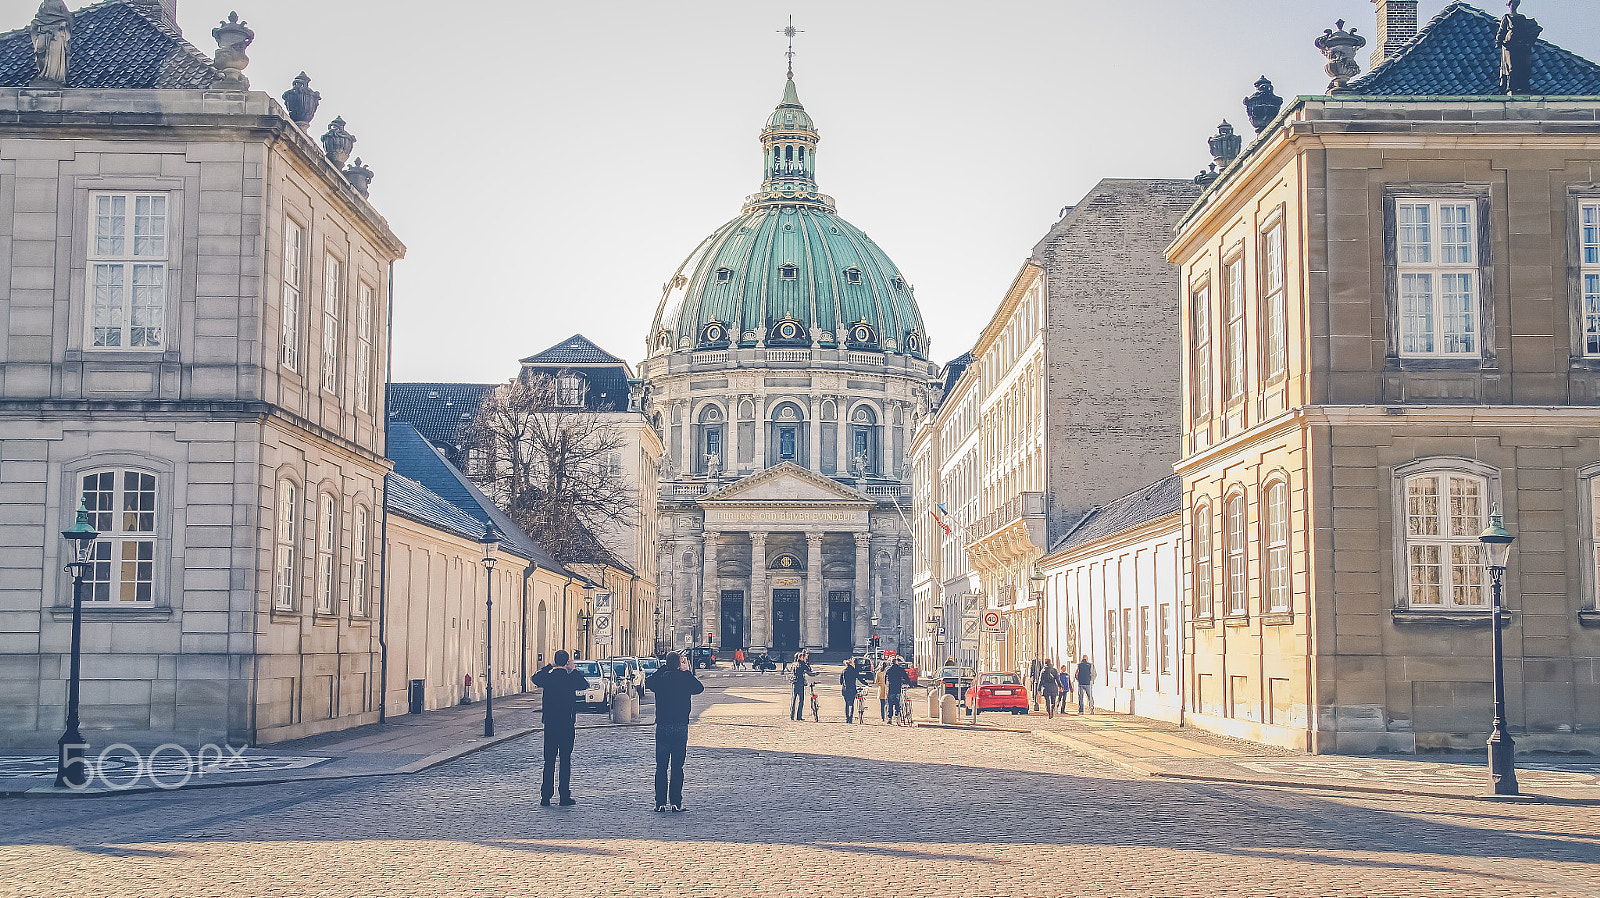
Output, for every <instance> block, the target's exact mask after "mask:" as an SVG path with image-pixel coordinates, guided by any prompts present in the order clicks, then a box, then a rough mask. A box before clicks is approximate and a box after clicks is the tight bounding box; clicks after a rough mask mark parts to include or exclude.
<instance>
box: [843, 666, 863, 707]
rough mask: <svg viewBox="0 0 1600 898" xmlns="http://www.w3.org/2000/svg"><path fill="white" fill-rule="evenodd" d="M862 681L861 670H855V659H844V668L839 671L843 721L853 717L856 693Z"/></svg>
mask: <svg viewBox="0 0 1600 898" xmlns="http://www.w3.org/2000/svg"><path fill="white" fill-rule="evenodd" d="M862 682H863V681H862V678H861V672H860V671H858V670H856V659H854V658H851V659H849V660H847V661H845V663H844V670H843V671H841V672H840V673H839V691H840V692H842V693H844V722H845V723H850V722H851V721H852V720H854V718H855V713H856V694H857V692H858V691H859V690H860V688H861V683H862Z"/></svg>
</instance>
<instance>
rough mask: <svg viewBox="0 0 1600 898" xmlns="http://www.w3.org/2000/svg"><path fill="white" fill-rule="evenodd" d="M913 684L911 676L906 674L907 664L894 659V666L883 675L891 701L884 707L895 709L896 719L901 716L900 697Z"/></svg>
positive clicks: (902, 660) (899, 659)
mask: <svg viewBox="0 0 1600 898" xmlns="http://www.w3.org/2000/svg"><path fill="white" fill-rule="evenodd" d="M910 682H911V675H910V674H908V673H906V662H905V660H904V659H902V658H896V659H894V664H893V665H891V666H890V667H889V669H888V670H887V671H884V674H883V683H884V685H885V686H886V687H887V688H888V692H889V700H888V701H887V702H885V703H884V707H886V708H890V709H893V713H894V715H895V716H896V717H899V716H900V702H901V698H900V696H901V695H902V694H903V693H904V691H905V688H906V686H907V685H908V684H910Z"/></svg>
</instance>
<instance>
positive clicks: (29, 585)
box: [0, 0, 404, 745]
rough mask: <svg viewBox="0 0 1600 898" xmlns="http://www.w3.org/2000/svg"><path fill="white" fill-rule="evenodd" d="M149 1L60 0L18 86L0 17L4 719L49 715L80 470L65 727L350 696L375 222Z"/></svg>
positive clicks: (356, 676)
mask: <svg viewBox="0 0 1600 898" xmlns="http://www.w3.org/2000/svg"><path fill="white" fill-rule="evenodd" d="M169 13H170V9H169V7H167V6H164V5H163V4H159V3H145V2H131V0H130V2H112V3H102V4H98V5H95V6H91V7H86V8H84V9H83V10H80V11H78V12H76V13H73V14H72V35H73V36H72V38H71V41H72V43H71V44H70V46H69V47H68V49H67V51H66V52H67V59H68V65H67V67H66V77H65V79H64V82H63V83H57V84H43V85H42V86H41V84H40V81H41V80H42V79H39V78H38V77H37V73H36V72H34V71H32V61H33V56H32V52H31V48H30V47H29V46H28V44H29V41H30V39H29V35H28V33H27V32H26V31H21V32H11V33H9V34H6V35H0V58H4V59H6V60H8V63H7V64H6V67H5V68H4V69H3V70H0V113H3V114H0V118H3V120H4V122H3V124H0V179H3V184H4V187H3V190H0V233H3V237H4V239H3V240H0V253H3V256H0V269H3V270H4V271H5V272H6V275H7V276H6V278H5V280H4V285H5V286H4V295H3V296H0V332H3V333H4V335H5V336H4V339H3V341H0V484H3V490H4V494H3V498H0V521H3V523H0V534H3V537H4V538H3V540H0V542H3V545H4V548H0V559H3V560H0V568H3V570H4V574H0V619H3V621H4V626H3V627H0V631H3V632H0V742H3V743H4V744H7V745H29V744H41V743H48V742H51V741H53V740H54V738H55V736H56V734H57V733H58V732H59V730H60V728H61V724H62V718H63V703H64V696H65V694H66V684H65V678H66V671H67V652H68V642H69V629H70V627H69V621H70V617H71V614H70V607H71V583H70V581H69V580H68V579H67V577H66V575H65V574H63V573H61V570H62V564H63V560H64V559H63V557H62V553H63V549H62V545H61V540H60V538H59V536H58V533H59V531H61V530H62V529H64V528H65V527H66V526H67V524H68V523H69V522H70V521H71V520H72V517H73V513H74V511H75V510H76V508H77V506H78V503H79V501H80V500H83V501H85V502H86V503H87V505H88V507H89V509H90V512H91V514H90V520H91V523H92V524H93V525H94V526H95V527H96V528H97V529H98V530H99V531H101V533H102V537H101V539H100V540H99V542H98V544H97V546H96V553H97V554H96V555H95V559H96V564H95V565H94V569H93V573H92V579H91V582H90V583H89V584H88V591H89V595H88V601H86V603H85V622H84V630H83V631H84V660H83V670H84V684H83V693H82V694H83V705H82V707H83V719H84V724H85V730H86V732H88V733H90V734H91V735H90V738H91V739H93V738H95V737H94V735H92V734H93V733H96V732H103V731H107V730H110V731H115V732H116V733H117V734H118V736H119V738H139V739H151V740H160V739H173V740H178V741H183V742H193V741H195V740H196V739H198V740H200V741H223V740H230V741H244V742H251V741H256V740H257V738H258V737H261V736H263V735H264V734H267V733H270V732H285V733H287V732H313V731H317V730H320V729H330V728H336V727H340V726H347V725H350V724H352V723H356V722H365V721H367V720H372V719H375V718H376V713H377V701H378V693H377V688H378V670H377V666H376V664H377V657H378V646H377V621H376V618H375V608H376V592H377V578H376V574H375V571H376V570H377V567H378V562H379V550H378V540H377V533H376V530H375V528H376V526H377V523H376V522H377V519H378V515H379V512H380V509H381V504H382V498H381V496H382V481H383V477H384V475H385V473H386V472H387V471H388V470H389V464H388V462H387V461H386V459H385V458H384V442H383V429H382V426H381V421H382V401H383V398H382V395H381V384H382V382H383V369H382V367H381V366H382V359H383V358H384V354H385V351H386V347H385V345H384V343H385V339H386V334H387V309H388V301H387V297H388V285H389V272H390V265H391V263H393V262H394V261H395V260H396V259H398V258H400V257H401V256H402V255H403V253H404V247H403V246H402V244H401V243H400V241H399V240H398V239H397V238H396V237H395V235H394V234H393V233H392V232H391V231H390V229H389V227H388V225H387V224H386V222H385V221H384V219H383V217H382V216H381V215H379V214H378V212H377V211H376V210H375V208H374V207H373V206H372V205H371V203H369V202H368V200H367V198H366V197H365V195H364V194H363V193H362V192H361V191H358V190H357V189H355V186H354V185H353V184H352V182H351V181H350V180H347V178H346V177H345V176H344V175H343V174H342V171H341V168H340V165H338V164H335V163H334V162H333V161H330V159H329V157H328V155H327V153H326V152H325V150H324V148H323V147H320V146H318V144H317V141H316V140H315V139H313V138H312V137H311V136H310V135H308V134H307V133H306V132H305V131H304V130H303V128H302V127H301V126H300V125H296V124H295V123H294V122H292V121H291V120H290V116H289V115H288V113H287V112H286V111H285V110H284V108H283V107H282V106H281V105H279V103H278V102H277V101H275V100H273V99H272V98H271V97H269V96H268V95H267V94H265V93H262V92H259V91H251V90H248V89H246V88H247V83H245V84H241V83H239V81H238V80H237V79H235V80H229V79H228V77H227V76H228V73H227V72H225V71H224V70H223V69H222V68H220V67H218V66H217V65H214V64H213V62H212V60H211V59H209V58H207V57H206V56H204V55H202V54H200V53H198V52H197V51H196V50H195V49H194V48H193V47H192V46H190V45H189V44H188V43H187V42H185V41H183V39H182V37H181V35H180V34H179V33H178V31H177V27H176V24H175V23H174V22H173V21H172V20H171V18H170V14H169ZM222 33H223V34H224V35H225V37H226V39H229V40H233V39H235V38H237V37H238V35H236V34H234V33H233V32H231V31H226V30H223V32H222ZM14 51H15V52H14ZM16 60H25V61H26V63H25V65H24V67H23V68H22V69H18V68H17V67H16V65H14V64H13V63H14V62H15V61H16ZM90 61H92V64H90ZM234 74H237V73H236V72H235V73H234ZM30 85H32V86H30ZM361 186H363V188H364V184H363V185H361Z"/></svg>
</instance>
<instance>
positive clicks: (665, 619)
mask: <svg viewBox="0 0 1600 898" xmlns="http://www.w3.org/2000/svg"><path fill="white" fill-rule="evenodd" d="M677 551H678V542H677V540H674V539H663V540H662V541H661V551H660V553H659V554H658V555H657V561H656V565H657V567H656V610H657V611H659V612H660V613H661V618H660V620H661V623H660V624H657V625H656V629H655V631H654V632H653V633H652V634H651V637H652V639H653V640H659V641H661V642H666V643H669V644H670V645H672V647H674V648H676V647H677V645H678V643H677V640H676V639H674V638H673V636H674V629H675V628H674V626H673V624H674V621H673V616H672V610H673V607H674V606H675V605H676V604H677V603H676V602H674V601H673V597H674V596H675V595H677V589H675V588H674V587H676V586H677V583H676V582H675V579H676V577H677V574H676V573H675V571H676V570H677V569H678V566H677V565H675V564H673V561H674V560H675V559H674V556H675V555H676V554H677ZM659 649H660V646H658V645H656V644H655V643H654V642H652V643H651V645H650V651H651V653H652V654H653V653H655V652H656V651H658V650H659Z"/></svg>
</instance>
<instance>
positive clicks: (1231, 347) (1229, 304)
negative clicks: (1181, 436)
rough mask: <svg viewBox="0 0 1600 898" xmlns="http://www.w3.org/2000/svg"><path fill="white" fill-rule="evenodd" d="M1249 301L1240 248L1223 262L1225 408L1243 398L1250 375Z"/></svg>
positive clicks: (1223, 386)
mask: <svg viewBox="0 0 1600 898" xmlns="http://www.w3.org/2000/svg"><path fill="white" fill-rule="evenodd" d="M1246 298H1247V297H1246V296H1245V281H1244V251H1243V250H1242V249H1239V250H1235V251H1234V253H1233V254H1232V255H1230V256H1228V257H1227V258H1226V259H1225V260H1224V261H1223V263H1222V321H1223V332H1222V363H1223V372H1222V391H1223V395H1222V402H1223V404H1224V405H1227V404H1230V403H1234V402H1238V401H1239V400H1240V399H1242V398H1244V391H1245V387H1244V384H1245V378H1246V377H1247V376H1248V375H1249V372H1248V370H1247V367H1246V364H1245V360H1246V358H1247V356H1246V352H1247V345H1246V337H1245V312H1244V310H1245V305H1246V303H1245V299H1246Z"/></svg>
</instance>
